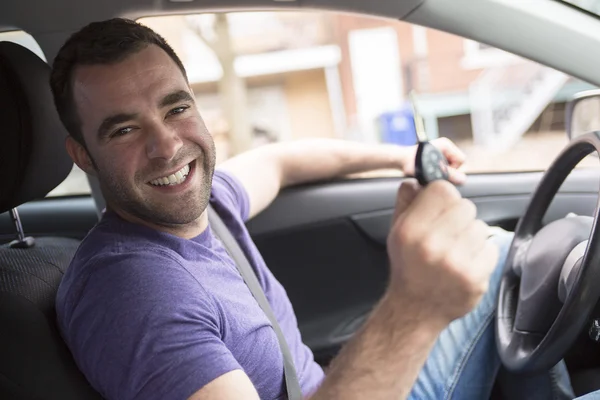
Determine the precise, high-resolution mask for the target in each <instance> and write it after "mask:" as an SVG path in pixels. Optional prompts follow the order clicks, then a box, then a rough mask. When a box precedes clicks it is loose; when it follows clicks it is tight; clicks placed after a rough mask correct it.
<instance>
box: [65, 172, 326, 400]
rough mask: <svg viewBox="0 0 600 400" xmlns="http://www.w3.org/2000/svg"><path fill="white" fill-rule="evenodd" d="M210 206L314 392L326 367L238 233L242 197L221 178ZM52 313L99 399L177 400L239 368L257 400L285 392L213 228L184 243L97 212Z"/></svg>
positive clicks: (260, 316) (263, 320) (261, 320)
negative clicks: (242, 254) (244, 261)
mask: <svg viewBox="0 0 600 400" xmlns="http://www.w3.org/2000/svg"><path fill="white" fill-rule="evenodd" d="M210 201H211V204H212V205H213V207H214V208H215V210H217V212H218V213H219V215H220V216H221V218H222V219H223V221H224V222H225V224H226V225H227V226H228V227H229V229H230V231H231V232H232V233H233V235H234V237H235V238H236V239H237V240H238V242H239V243H240V245H241V246H242V248H243V249H244V250H245V252H246V254H247V255H248V257H249V260H250V263H251V264H252V265H253V267H254V268H255V269H256V271H257V274H258V277H259V281H260V283H261V285H262V287H263V290H264V291H265V293H266V296H267V299H268V300H269V303H270V304H271V307H272V308H273V312H274V313H275V315H276V316H277V319H278V321H279V324H280V325H281V329H282V331H283V333H284V335H285V337H286V339H287V342H288V344H289V347H290V350H291V353H292V355H293V358H294V363H295V366H296V370H297V372H298V379H299V380H300V385H301V387H302V391H303V392H304V394H305V395H307V394H309V393H311V392H313V391H314V390H315V389H316V388H317V387H318V385H319V384H320V383H321V381H322V379H323V370H322V369H321V368H320V367H319V365H318V364H317V363H315V361H314V359H313V355H312V353H311V351H310V349H308V348H307V347H306V346H305V345H304V344H303V343H302V339H301V337H300V332H299V330H298V326H297V321H296V317H295V315H294V312H293V309H292V305H291V303H290V301H289V299H288V297H287V294H286V292H285V290H284V288H283V287H282V286H281V284H280V283H279V282H278V281H277V280H276V279H275V277H274V276H273V275H272V273H271V272H270V271H269V269H268V268H267V266H266V265H265V262H264V261H263V259H262V257H261V256H260V254H259V252H258V250H257V248H256V246H255V245H254V243H253V242H252V240H251V238H250V236H249V234H248V231H247V230H246V228H245V225H244V221H245V220H246V219H247V218H248V213H249V201H248V195H247V193H246V192H245V190H244V189H243V187H242V186H241V184H240V183H239V182H238V181H237V180H236V179H235V178H234V177H233V176H231V175H229V174H226V173H224V172H222V171H217V172H215V176H214V179H213V187H212V194H211V200H210ZM56 309H57V314H58V324H59V328H60V330H61V333H62V335H63V337H64V339H65V341H66V343H67V345H68V346H69V348H70V350H71V352H72V354H73V356H74V358H75V361H76V362H77V365H78V366H79V368H80V369H81V370H82V371H83V373H84V374H85V376H86V377H87V379H88V380H89V381H90V383H91V384H92V386H93V387H94V388H96V390H98V391H99V392H100V393H101V394H102V395H103V396H104V397H105V398H107V399H111V400H112V399H170V400H179V399H181V400H185V399H187V398H188V397H189V396H191V395H192V394H193V393H195V392H196V391H198V390H199V389H200V388H202V387H203V386H204V385H206V384H207V383H209V382H210V381H212V380H213V379H215V378H217V377H219V376H220V375H222V374H224V373H226V372H229V371H232V370H235V369H243V370H244V371H245V372H246V374H248V376H249V377H250V380H251V381H252V383H253V384H254V386H255V387H256V389H257V390H258V394H259V395H260V398H261V399H279V398H284V397H285V391H284V382H285V381H284V373H283V359H282V356H281V351H280V349H279V344H278V342H277V337H276V335H275V332H274V331H273V329H272V327H271V325H270V323H269V320H268V319H267V317H266V316H265V315H264V313H263V312H262V310H261V308H260V306H259V305H258V303H257V302H256V301H255V300H254V297H253V296H252V293H251V292H250V290H249V289H248V288H247V286H246V284H245V283H244V281H243V280H242V278H241V276H240V274H239V273H238V271H237V269H236V267H235V264H234V262H233V260H232V259H231V258H230V257H229V255H228V254H227V252H226V250H225V248H224V247H223V245H222V244H221V242H220V241H219V240H218V239H216V238H215V236H214V235H213V234H212V232H211V230H210V227H209V228H208V229H206V230H205V231H204V232H203V233H201V234H200V235H199V236H197V237H195V238H193V239H190V240H187V239H182V238H179V237H177V236H174V235H170V234H167V233H162V232H158V231H156V230H153V229H150V228H147V227H144V226H142V225H137V224H133V223H129V222H126V221H124V220H123V219H121V218H120V217H118V216H117V215H116V214H114V213H112V212H107V213H105V215H104V217H103V218H102V220H101V221H100V222H99V223H98V224H97V225H96V227H94V228H93V229H92V231H90V233H89V234H88V236H87V237H86V238H85V239H84V240H83V242H82V243H81V246H80V247H79V249H78V251H77V253H76V255H75V257H74V259H73V261H72V263H71V266H70V267H69V269H68V271H67V273H66V274H65V276H64V279H63V281H62V283H61V285H60V288H59V290H58V295H57V300H56Z"/></svg>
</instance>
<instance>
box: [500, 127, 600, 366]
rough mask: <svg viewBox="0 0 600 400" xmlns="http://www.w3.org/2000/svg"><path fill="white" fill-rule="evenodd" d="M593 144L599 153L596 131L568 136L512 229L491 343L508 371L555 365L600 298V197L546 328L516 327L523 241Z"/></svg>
mask: <svg viewBox="0 0 600 400" xmlns="http://www.w3.org/2000/svg"><path fill="white" fill-rule="evenodd" d="M594 150H595V151H597V152H598V153H600V132H590V133H588V134H586V135H582V136H580V137H578V138H577V139H575V140H573V141H572V142H570V143H569V144H568V145H567V147H566V148H565V149H564V150H563V151H562V152H561V153H560V155H559V156H558V157H557V158H556V160H555V161H554V162H553V164H552V165H551V166H550V168H549V169H548V170H547V171H546V173H545V174H544V176H543V178H542V180H541V181H540V183H539V184H538V186H537V188H536V189H535V191H534V194H533V196H532V198H531V200H530V203H529V205H528V206H527V209H526V211H525V214H524V215H523V217H522V218H521V219H520V220H519V223H518V224H517V227H516V229H515V233H514V237H513V241H512V243H511V245H510V249H509V252H508V256H507V260H506V264H505V266H504V270H503V275H502V279H501V282H500V288H499V293H498V297H497V313H496V346H497V349H498V353H499V355H500V359H501V360H502V363H503V364H504V366H505V367H506V368H507V369H508V370H509V371H512V372H538V371H547V370H548V369H549V368H551V367H552V366H554V365H556V364H557V363H558V362H559V361H560V360H561V359H562V357H563V356H564V354H565V353H566V351H567V350H568V349H569V348H570V346H571V345H572V344H573V343H574V342H575V340H576V338H577V336H578V335H579V334H580V332H581V331H582V329H583V328H584V327H585V325H586V323H588V320H589V317H590V315H591V313H592V311H593V310H594V308H595V306H596V304H597V302H598V299H599V298H600V284H599V283H600V229H599V228H598V217H599V213H598V210H599V207H600V199H599V200H598V201H597V202H596V208H595V211H594V220H593V224H592V229H591V232H590V236H589V238H588V240H589V242H588V244H587V248H586V249H585V253H584V256H583V259H582V261H581V266H580V268H579V270H578V271H577V275H576V277H575V281H574V284H573V286H572V290H571V291H570V293H569V295H568V296H567V297H566V299H565V301H564V303H563V305H562V308H561V309H560V311H559V312H558V315H557V316H556V318H555V320H554V321H553V322H552V324H551V326H550V328H549V329H548V331H547V332H546V333H545V334H539V333H534V332H523V331H519V330H517V329H515V319H516V314H517V309H518V307H519V304H520V302H521V299H520V298H519V289H520V286H521V278H520V276H519V275H518V274H517V273H516V272H515V268H520V265H522V264H523V262H524V259H525V253H526V252H527V249H528V246H529V245H530V244H531V241H532V240H533V238H534V237H535V235H536V233H538V232H539V231H540V230H541V229H542V219H543V217H544V215H545V214H546V211H547V210H548V208H549V206H550V204H551V203H552V200H553V199H554V197H555V196H556V193H557V192H558V190H559V188H560V187H561V185H562V184H563V183H564V181H565V179H566V178H567V177H568V176H569V174H570V173H571V171H572V170H573V169H574V168H575V167H576V166H577V164H578V163H579V162H580V161H581V160H582V159H583V158H584V157H585V156H587V155H588V154H590V153H592V152H593V151H594Z"/></svg>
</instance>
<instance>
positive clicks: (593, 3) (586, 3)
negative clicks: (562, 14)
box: [562, 0, 600, 15]
mask: <svg viewBox="0 0 600 400" xmlns="http://www.w3.org/2000/svg"><path fill="white" fill-rule="evenodd" d="M562 1H563V2H565V3H569V4H572V5H574V6H575V7H578V8H581V9H582V10H586V11H589V12H591V13H594V14H596V15H600V1H598V0H562Z"/></svg>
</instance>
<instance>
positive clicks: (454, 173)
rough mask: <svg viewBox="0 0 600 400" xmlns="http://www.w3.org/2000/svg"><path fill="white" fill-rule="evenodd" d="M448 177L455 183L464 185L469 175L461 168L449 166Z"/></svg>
mask: <svg viewBox="0 0 600 400" xmlns="http://www.w3.org/2000/svg"><path fill="white" fill-rule="evenodd" d="M448 179H449V180H450V182H452V183H454V184H455V185H462V184H464V183H465V182H466V181H467V175H465V173H464V172H462V171H461V170H460V169H457V168H454V167H448Z"/></svg>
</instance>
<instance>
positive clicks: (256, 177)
mask: <svg viewBox="0 0 600 400" xmlns="http://www.w3.org/2000/svg"><path fill="white" fill-rule="evenodd" d="M433 143H434V144H435V145H436V146H437V147H438V148H440V149H441V150H442V152H443V153H444V154H445V155H446V157H448V159H449V161H450V165H451V166H460V165H461V164H462V163H463V161H464V155H462V153H461V152H460V150H458V148H456V146H455V145H454V144H453V143H452V142H450V141H449V140H447V139H445V138H442V139H438V140H436V141H434V142H433ZM415 154H416V146H410V147H402V146H398V145H393V144H365V143H358V142H351V141H346V140H338V139H307V140H299V141H293V142H283V143H274V144H270V145H266V146H262V147H259V148H257V149H254V150H251V151H247V152H245V153H242V154H240V155H238V156H235V157H232V158H231V159H229V160H227V161H225V162H223V163H222V164H221V165H220V166H219V168H221V169H223V170H226V171H228V172H230V173H232V174H233V175H235V176H236V177H237V178H238V179H239V180H240V181H241V182H242V185H243V186H244V188H245V189H246V191H247V192H248V196H249V198H250V218H251V217H253V216H254V215H256V214H258V213H259V212H261V211H262V210H263V209H265V208H266V207H267V206H268V205H269V204H270V203H271V202H272V201H273V200H274V199H275V197H276V196H277V194H278V193H279V191H280V190H281V189H282V188H284V187H287V186H292V185H297V184H301V183H305V182H312V181H319V180H327V179H332V178H335V177H340V176H344V175H349V174H353V173H358V172H365V171H372V170H377V169H398V170H401V171H403V172H404V173H406V174H407V175H411V174H412V173H413V172H414V166H413V164H414V159H415ZM454 174H455V175H456V174H457V172H454ZM461 179H462V178H461V177H457V181H460V180H461Z"/></svg>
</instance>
